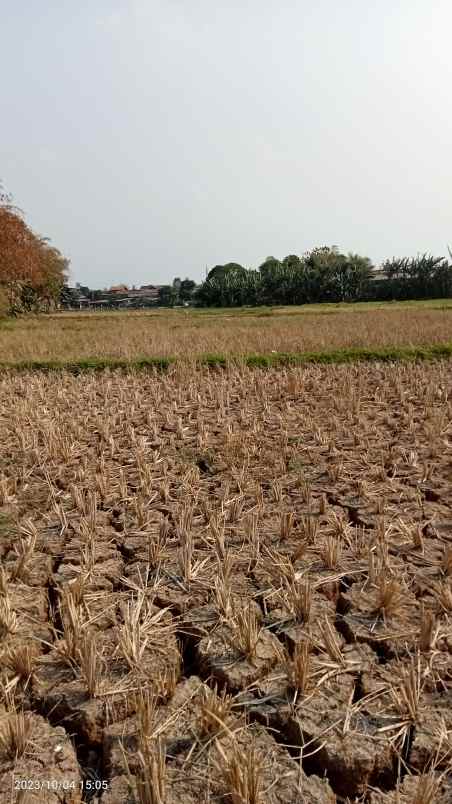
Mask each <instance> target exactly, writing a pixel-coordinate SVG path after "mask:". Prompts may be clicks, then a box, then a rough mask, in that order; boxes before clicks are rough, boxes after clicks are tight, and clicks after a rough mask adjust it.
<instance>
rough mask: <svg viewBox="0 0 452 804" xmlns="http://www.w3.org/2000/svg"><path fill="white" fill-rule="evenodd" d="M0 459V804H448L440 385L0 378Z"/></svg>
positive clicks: (451, 376) (449, 653) (236, 375)
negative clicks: (35, 785) (92, 803)
mask: <svg viewBox="0 0 452 804" xmlns="http://www.w3.org/2000/svg"><path fill="white" fill-rule="evenodd" d="M387 315H390V314H386V313H385V314H384V316H383V318H385V316H387ZM423 315H424V316H425V315H427V313H423ZM428 315H430V313H428ZM138 320H139V321H140V323H139V324H137V326H138V327H142V328H143V329H142V330H141V333H142V332H143V331H144V330H145V329H147V330H151V329H152V327H153V326H154V320H153V319H152V318H150V319H147V318H143V319H137V321H138ZM369 320H370V319H369ZM413 320H416V317H415V318H414V319H413ZM441 320H444V324H443V325H442V326H445V325H446V323H445V322H446V320H448V319H446V314H444V319H441ZM115 321H116V319H115ZM117 321H118V322H119V319H117ZM194 321H195V319H193V322H194ZM334 321H335V319H334V318H332V319H328V322H327V323H328V324H330V325H331V326H333V327H334ZM359 321H360V319H359V318H357V317H355V315H353V322H354V323H353V330H356V328H359V326H360V325H359V323H358V322H359ZM106 325H107V324H106ZM43 326H44V327H46V326H48V327H49V332H50V331H51V329H52V327H54V328H55V327H59V326H60V323H59V322H58V323H55V321H50V322H49V323H48V325H47V324H43ZM108 326H109V327H111V331H112V338H113V339H114V342H115V343H116V344H117V346H116V347H114V346H111V348H112V349H114V348H119V346H118V345H119V343H120V328H119V330H118V331H115V329H114V327H115V324H114V323H113V324H112V323H111V321H109V322H108ZM134 326H135V324H134ZM158 326H159V325H157V331H160V335H159V336H158V337H160V338H163V335H162V332H163V329H162V328H160V330H159V329H158ZM205 326H206V327H207V330H206V332H207V333H208V332H209V331H210V333H211V330H209V326H211V325H209V324H206V325H205ZM215 326H217V327H218V326H219V325H218V324H216V325H215ZM265 326H266V325H265ZM287 326H288V327H290V326H292V325H291V324H289V323H288V324H287ZM293 326H294V328H295V329H294V331H296V330H297V328H301V327H300V324H299V323H297V322H296V321H295V323H294V325H293ZM305 326H306V327H308V328H309V327H311V319H309V321H308V320H307V319H306V323H305V321H304V319H303V325H302V327H305ZM363 326H364V325H363ZM370 326H371V324H370V323H367V324H366V327H370ZM416 326H419V319H418V323H417V324H416ZM435 326H440V325H439V324H435ZM279 327H281V324H279ZM375 327H377V325H376V324H375V326H374V325H372V328H373V329H375ZM407 327H408V324H407ZM239 329H240V328H239ZM282 329H283V331H284V325H283V327H282ZM377 329H378V327H377ZM264 330H265V327H261V325H260V324H259V323H258V322H256V321H253V322H251V324H250V327H249V329H247V333H249V337H256V344H257V337H258V333H260V336H262V332H263V331H264ZM278 331H279V328H278ZM351 331H352V328H350V333H351ZM134 332H135V334H134V335H133V336H130V337H135V335H136V334H137V330H134ZM194 332H195V330H194ZM266 332H267V336H266V337H268V338H269V339H272V338H283V335H282V334H281V333H280V334H276V332H275V333H273V332H272V330H271V329H270V330H269V329H267V330H266ZM381 332H383V329H382V330H381ZM11 333H14V330H12V331H11ZM11 333H6V335H3V336H2V337H3V338H6V340H7V338H8V337H10V336H11ZM211 334H212V333H211ZM405 334H406V333H405ZM443 334H444V333H443ZM286 335H287V333H286ZM193 336H194V337H195V335H194V333H193ZM71 337H72V338H73V333H72V335H71ZM86 337H87V340H86V346H83V345H82V349H83V348H85V349H88V348H89V349H90V350H91V351H92V348H93V347H92V346H88V343H89V341H88V338H89V335H87V336H86ZM156 337H157V336H156ZM172 337H173V336H171V338H172ZM175 337H176V336H175ZM181 337H182V336H181ZM186 337H187V336H186V334H185V338H186ZM204 337H207V335H206V334H205V333H204V334H203V335H202V336H200V338H201V340H200V341H199V344H200V348H201V344H202V343H203V340H202V338H204ZM231 337H232V335H231ZM233 337H234V338H236V337H238V335H234V336H233ZM316 337H317V338H318V333H317V335H316ZM325 337H326V336H325ZM350 337H351V335H350ZM391 337H394V335H393V332H392V335H391ZM407 337H410V336H407ZM45 343H47V344H49V343H50V341H49V340H47V341H46V340H45V339H44V344H45ZM75 343H76V341H75V339H74V340H73V344H74V346H73V348H74V349H75ZM175 343H176V341H175V340H172V341H171V349H172V350H173V351H174V349H175ZM180 343H182V341H180ZM148 344H149V342H148ZM152 344H153V345H152V346H148V348H150V349H155V350H156V351H160V350H161V348H162V349H163V346H164V344H165V341H163V340H161V341H160V342H159V344H160V345H159V346H158V347H157V345H155V344H154V342H152ZM272 344H273V345H275V346H277V344H276V343H274V342H273V341H272ZM63 346H64V349H65V350H67V348H68V343H67V342H66V343H65V344H64V345H63ZM267 346H268V343H267V344H266V348H267ZM58 347H59V344H58V343H56V344H55V348H58ZM27 348H28V349H30V348H31V347H30V344H29V345H28V347H27ZM36 348H37V349H38V348H39V345H37V346H36ZM46 348H48V347H46ZM53 348H54V345H52V349H53ZM125 348H133V349H136V346H132V347H131V346H130V341H129V342H128V344H126V346H125ZM167 348H169V346H167ZM191 348H193V342H192V343H191ZM234 348H235V347H234ZM0 441H1V444H2V450H1V453H0V556H1V562H2V569H1V573H0V668H1V676H0V680H1V692H0V802H5V803H6V802H10V801H16V800H17V801H28V802H36V804H37V802H41V801H46V802H55V803H56V802H77V801H80V800H81V799H83V800H90V799H91V798H92V797H93V792H92V791H93V789H94V788H95V787H96V783H97V785H98V787H99V786H100V782H101V781H103V782H105V783H107V784H106V787H107V789H105V790H102V789H100V790H98V791H97V793H96V796H97V801H98V802H99V804H124V802H129V804H137V803H138V802H142V804H179V803H180V804H203V802H205V804H207V802H212V804H220V802H229V804H287V802H293V803H294V804H295V802H300V803H301V802H308V803H309V804H326V803H327V802H328V803H332V802H335V801H339V802H346V801H348V802H368V804H396V802H398V803H399V804H402V803H403V804H412V802H416V804H433V802H435V804H446V802H450V801H451V796H452V776H451V775H450V773H451V765H450V760H451V749H452V707H451V705H450V704H451V683H452V619H451V618H452V510H451V507H452V492H451V485H450V480H451V476H452V453H451V446H452V363H450V362H446V361H445V362H437V363H435V364H430V365H428V364H410V365H383V364H378V363H376V364H373V365H372V366H369V365H353V366H336V367H318V366H311V367H309V368H304V369H301V368H298V369H290V370H288V369H284V370H278V371H275V370H269V371H267V372H260V371H254V372H253V371H252V370H248V369H245V368H240V369H239V368H235V369H234V368H231V369H229V370H227V371H219V372H214V371H212V372H210V373H209V372H208V371H207V370H205V371H201V370H198V371H193V370H190V369H189V368H188V366H187V367H184V366H183V365H180V366H175V367H173V368H170V369H169V371H168V373H167V374H165V375H157V374H151V373H148V374H134V373H129V374H124V373H114V372H111V373H110V372H108V371H106V372H104V373H103V374H101V375H98V376H94V375H88V374H86V375H81V376H78V377H74V376H71V375H69V374H65V373H60V374H49V375H46V376H43V375H39V374H33V373H29V374H21V375H17V374H9V375H8V374H3V375H2V377H1V379H0ZM15 779H16V780H20V779H22V780H24V779H25V780H26V779H33V780H35V782H36V781H37V782H39V781H41V782H42V783H43V784H45V782H46V780H55V779H56V780H57V781H59V786H58V787H57V789H55V788H53V789H49V790H47V789H46V790H45V791H43V790H41V791H39V792H36V791H35V792H29V793H28V794H27V795H26V796H25V795H24V796H23V797H22V798H20V795H21V794H19V793H17V792H16V791H15V789H14V784H15V782H14V780H15ZM83 780H85V782H86V781H89V782H91V783H92V784H91V790H89V789H87V788H86V786H85V789H84V790H83V788H82V784H81V782H82V781H83ZM63 783H64V784H63Z"/></svg>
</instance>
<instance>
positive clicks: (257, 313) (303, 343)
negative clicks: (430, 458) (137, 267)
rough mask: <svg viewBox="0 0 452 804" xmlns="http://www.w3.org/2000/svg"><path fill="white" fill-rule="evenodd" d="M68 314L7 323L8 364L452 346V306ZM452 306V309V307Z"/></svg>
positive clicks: (1, 344)
mask: <svg viewBox="0 0 452 804" xmlns="http://www.w3.org/2000/svg"><path fill="white" fill-rule="evenodd" d="M430 304H431V305H432V307H428V306H427V303H422V302H418V303H417V304H412V305H406V306H404V305H403V304H396V305H394V306H393V305H390V304H386V305H381V306H379V307H376V306H372V305H338V306H334V305H318V306H312V307H311V306H307V307H293V308H274V309H273V310H272V309H271V308H270V309H269V308H267V309H263V308H256V309H250V310H242V311H240V310H239V311H237V310H231V311H197V310H158V311H153V312H149V313H139V312H137V313H121V312H117V313H107V312H105V313H100V314H99V313H98V314H90V313H81V314H80V313H79V314H77V313H67V314H64V313H63V314H59V315H51V316H41V317H23V318H20V319H18V320H17V321H15V322H13V323H8V324H7V325H5V324H4V325H3V326H1V325H0V354H1V360H2V362H11V363H19V362H21V361H28V360H62V361H70V360H81V359H89V358H95V359H96V358H97V359H99V358H100V359H105V358H120V359H127V360H133V359H136V358H139V357H176V358H184V359H185V358H187V357H197V356H200V355H204V354H212V353H214V354H222V355H225V356H228V355H244V354H268V353H271V352H273V351H274V352H311V351H315V352H322V351H327V350H331V349H349V348H369V347H379V348H382V347H388V346H390V347H398V346H427V345H432V344H442V343H447V342H450V341H451V340H452V303H450V302H449V303H447V300H445V301H444V303H443V305H442V306H440V305H439V304H436V306H435V302H430ZM448 304H449V306H448Z"/></svg>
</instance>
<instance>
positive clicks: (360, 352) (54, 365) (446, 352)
mask: <svg viewBox="0 0 452 804" xmlns="http://www.w3.org/2000/svg"><path fill="white" fill-rule="evenodd" d="M450 357H452V343H442V344H433V345H431V346H400V347H383V348H375V349H370V348H354V349H335V350H329V351H324V352H298V353H297V352H294V353H291V352H272V353H270V354H263V355H260V354H252V355H222V354H205V355H200V356H198V357H194V356H193V357H178V358H176V357H138V358H134V359H131V360H128V359H122V358H84V359H81V360H67V361H65V360H50V361H47V360H24V361H20V362H17V363H13V362H0V371H2V372H5V371H7V372H21V371H42V372H58V371H67V372H69V373H72V374H82V373H84V372H89V371H94V372H95V371H105V370H107V369H109V370H115V369H123V370H125V371H131V370H134V371H140V370H146V369H154V370H157V371H166V370H167V369H168V368H169V367H170V366H172V365H175V364H181V363H186V362H190V363H194V364H195V365H197V366H206V367H208V368H215V369H218V368H227V367H228V366H233V365H235V366H237V365H238V366H243V365H245V366H248V367H250V368H274V367H277V366H302V365H306V364H312V363H318V364H328V363H352V362H359V361H365V362H369V361H381V362H386V363H387V362H399V361H411V362H412V361H422V360H438V359H441V358H450Z"/></svg>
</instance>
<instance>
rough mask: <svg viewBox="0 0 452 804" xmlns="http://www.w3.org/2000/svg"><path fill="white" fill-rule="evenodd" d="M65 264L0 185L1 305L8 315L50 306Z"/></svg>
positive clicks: (62, 279)
mask: <svg viewBox="0 0 452 804" xmlns="http://www.w3.org/2000/svg"><path fill="white" fill-rule="evenodd" d="M68 266H69V262H68V260H66V259H65V258H64V257H63V256H62V254H61V253H60V252H59V251H58V249H56V248H55V247H53V246H51V245H50V244H49V242H48V239H47V238H43V237H40V236H39V235H37V234H35V233H34V232H33V231H32V230H31V229H30V227H29V226H28V225H27V223H26V222H25V220H24V218H23V215H22V213H21V211H20V210H19V209H17V207H14V206H13V205H12V203H11V197H10V196H9V195H7V194H6V193H5V192H3V191H2V190H1V187H0V308H1V306H2V305H3V306H4V309H5V310H6V312H8V313H11V314H17V313H20V312H29V311H32V310H40V309H44V310H49V309H52V307H55V306H56V304H57V303H58V300H59V296H60V292H61V288H62V286H63V284H64V281H65V279H66V274H67V269H68Z"/></svg>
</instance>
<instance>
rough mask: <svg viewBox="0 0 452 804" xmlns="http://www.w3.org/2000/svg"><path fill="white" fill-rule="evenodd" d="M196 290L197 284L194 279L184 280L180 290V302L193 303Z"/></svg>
mask: <svg viewBox="0 0 452 804" xmlns="http://www.w3.org/2000/svg"><path fill="white" fill-rule="evenodd" d="M195 288H196V282H194V281H193V279H189V278H188V277H186V278H185V279H183V280H182V282H181V283H180V290H179V296H180V300H181V301H182V302H184V301H191V299H192V297H193V293H194V291H195Z"/></svg>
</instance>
